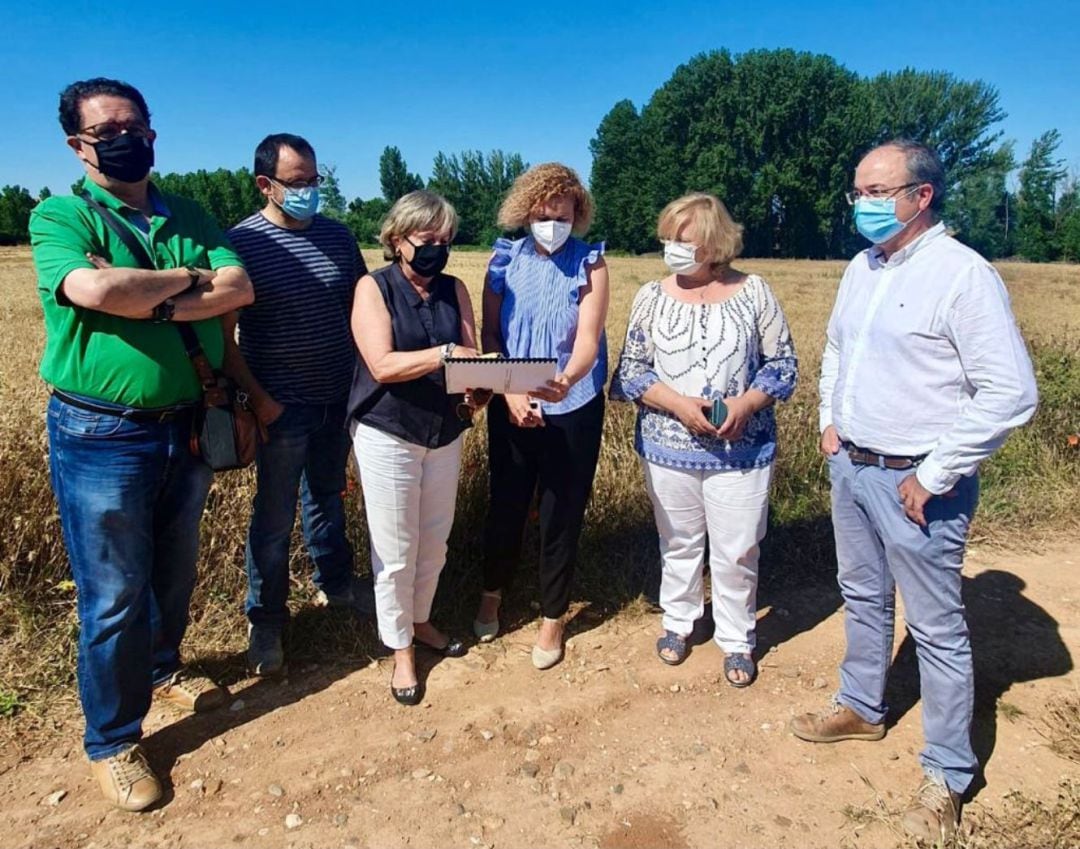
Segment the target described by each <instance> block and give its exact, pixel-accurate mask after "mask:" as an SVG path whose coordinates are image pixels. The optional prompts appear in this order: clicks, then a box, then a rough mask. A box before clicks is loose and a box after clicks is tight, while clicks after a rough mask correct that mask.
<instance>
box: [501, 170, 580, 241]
mask: <svg viewBox="0 0 1080 849" xmlns="http://www.w3.org/2000/svg"><path fill="white" fill-rule="evenodd" d="M564 195H565V196H567V197H571V198H573V200H574V232H575V233H584V232H586V231H587V230H588V229H589V225H591V224H592V218H593V199H592V195H590V194H589V191H588V189H586V188H585V186H584V185H582V183H581V179H580V178H579V177H578V175H577V172H576V171H575V170H574V169H573V168H568V167H567V166H565V165H561V164H560V163H558V162H545V163H544V164H543V165H535V166H533V167H532V168H530V169H529V170H528V171H526V172H525V173H524V174H522V175H521V176H520V177H518V178H517V179H516V180H514V185H513V186H511V188H510V193H509V194H508V195H507V196H506V199H505V200H504V201H503V202H502V206H501V207H499V226H500V227H502V228H503V229H504V230H517V229H518V228H521V227H527V226H528V225H529V218H531V217H532V215H533V214H534V213H536V212H538V211H539V209H540V207H542V206H543V205H544V204H545V203H547V202H548V201H549V200H552V199H554V198H557V197H563V196H564Z"/></svg>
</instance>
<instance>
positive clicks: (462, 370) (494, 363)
mask: <svg viewBox="0 0 1080 849" xmlns="http://www.w3.org/2000/svg"><path fill="white" fill-rule="evenodd" d="M558 362H559V361H558V360H556V359H547V358H546V357H545V358H541V357H450V358H449V359H448V360H447V361H446V391H447V392H451V393H453V392H464V391H465V390H466V389H490V390H492V391H493V392H497V393H498V394H500V395H505V394H507V393H510V394H511V395H518V394H525V393H527V392H532V391H533V390H534V389H540V388H542V387H544V386H545V385H546V384H547V382H548V381H549V380H551V379H552V378H553V377H555V372H556V368H557V366H558Z"/></svg>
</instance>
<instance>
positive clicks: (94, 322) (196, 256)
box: [30, 178, 243, 407]
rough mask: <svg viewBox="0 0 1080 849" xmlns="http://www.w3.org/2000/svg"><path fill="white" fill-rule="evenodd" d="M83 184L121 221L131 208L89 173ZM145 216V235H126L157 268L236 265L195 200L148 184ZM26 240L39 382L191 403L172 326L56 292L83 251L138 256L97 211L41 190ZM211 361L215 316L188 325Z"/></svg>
mask: <svg viewBox="0 0 1080 849" xmlns="http://www.w3.org/2000/svg"><path fill="white" fill-rule="evenodd" d="M83 186H84V188H85V189H86V190H87V191H88V192H89V193H90V195H91V196H92V197H93V198H95V199H96V200H97V201H98V202H99V203H101V205H102V206H104V207H106V208H107V209H110V210H115V211H116V212H117V213H118V214H119V216H120V218H122V219H123V220H124V221H125V222H128V221H129V216H130V215H131V214H132V213H133V212H134V210H132V209H131V208H130V207H128V206H126V205H125V204H124V203H123V202H122V201H120V200H119V199H117V198H116V197H114V196H113V195H111V194H109V193H108V192H107V191H105V189H103V188H101V187H100V186H98V185H97V184H96V183H94V182H93V181H92V180H90V179H89V178H88V179H87V180H86V181H85V182H84V183H83ZM150 192H151V199H152V200H153V202H154V213H153V215H152V216H151V217H150V227H149V232H147V233H144V232H142V231H141V230H139V228H138V227H136V226H135V225H134V224H130V223H129V225H128V226H130V228H131V230H132V232H134V233H135V235H136V237H137V238H139V239H140V240H141V241H142V242H143V244H144V245H146V246H147V247H148V249H149V253H150V256H151V257H152V258H153V259H154V262H155V263H156V264H157V267H158V268H161V269H166V268H182V267H184V266H189V265H190V266H196V267H199V268H211V269H218V268H223V267H225V266H243V263H242V262H241V261H240V258H239V257H238V256H237V255H236V253H235V252H234V251H233V250H232V248H231V247H230V246H229V242H228V240H227V239H226V238H225V234H224V233H222V231H221V228H220V227H218V225H217V224H216V223H215V222H214V220H213V219H212V218H211V217H210V216H209V214H207V213H206V212H205V211H204V210H203V209H202V207H200V206H199V205H198V204H197V203H195V202H194V201H191V200H188V199H187V198H182V197H178V196H176V195H166V194H163V193H161V192H158V190H157V189H156V188H155V187H154V186H153V185H151V186H150ZM30 243H31V245H32V246H33V253H34V265H35V266H36V267H37V275H38V294H39V295H40V296H41V303H42V306H43V308H44V312H45V333H46V342H45V354H44V356H43V357H42V360H41V376H42V378H44V380H45V381H46V382H47V383H49V384H51V385H52V386H54V387H56V388H57V389H60V390H63V391H65V392H73V393H76V394H78V395H85V396H87V397H90V398H99V399H101V400H104V401H111V402H112V403H115V404H124V405H126V406H129V407H166V406H171V405H175V404H182V403H185V402H190V401H195V400H198V398H199V395H200V387H199V381H198V379H197V378H196V376H195V370H194V368H193V367H192V364H191V360H190V359H189V358H188V356H187V354H186V353H185V352H184V346H183V343H182V342H181V339H180V334H179V333H178V332H177V329H176V327H174V326H172V325H171V324H170V323H168V322H165V323H155V322H151V321H144V320H137V319H130V318H121V317H120V316H116V315H109V314H107V313H103V312H97V311H96V310H91V309H85V308H83V307H78V306H75V305H74V304H71V303H70V302H69V301H67V299H66V298H64V297H63V295H62V294H61V292H60V284H61V283H63V282H64V278H65V277H66V276H67V275H68V274H70V273H71V272H72V271H74V270H75V269H77V268H93V267H94V266H93V265H92V264H91V263H90V261H89V260H88V259H87V258H86V254H87V253H92V254H96V255H98V256H102V257H105V258H106V259H108V260H109V261H110V262H111V263H112V264H113V265H114V266H123V267H126V268H138V267H139V262H138V261H137V260H136V259H135V257H134V256H132V254H131V252H130V251H129V250H128V249H127V247H126V246H125V245H124V243H123V242H122V241H121V240H120V239H119V238H118V237H117V236H116V234H115V233H113V231H112V230H110V229H109V227H108V225H107V224H106V223H105V222H104V221H103V220H102V218H101V216H100V215H99V214H98V213H97V212H95V211H94V210H92V209H90V207H88V206H87V205H86V202H85V201H84V200H83V199H82V198H80V197H76V196H68V197H51V198H48V199H46V200H44V201H42V202H41V203H39V204H38V205H37V206H36V207H34V211H33V213H31V215H30ZM192 327H194V328H195V332H196V333H198V335H199V341H200V342H202V346H203V350H204V351H205V352H206V355H207V357H209V359H210V362H211V364H212V365H213V366H214V367H215V368H219V367H220V366H221V358H222V353H223V350H224V338H223V335H222V327H221V320H220V319H219V318H210V319H204V320H203V321H196V322H193V323H192Z"/></svg>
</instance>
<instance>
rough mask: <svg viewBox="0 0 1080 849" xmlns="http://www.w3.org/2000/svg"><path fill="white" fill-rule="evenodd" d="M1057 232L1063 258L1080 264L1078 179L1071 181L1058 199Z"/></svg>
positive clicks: (1079, 191)
mask: <svg viewBox="0 0 1080 849" xmlns="http://www.w3.org/2000/svg"><path fill="white" fill-rule="evenodd" d="M1057 232H1058V244H1059V246H1060V249H1061V258H1062V259H1064V260H1067V261H1069V262H1080V180H1078V179H1077V178H1076V177H1073V178H1072V179H1070V180H1069V182H1068V184H1067V185H1066V186H1065V188H1064V189H1063V190H1062V192H1061V197H1060V198H1059V199H1058V205H1057Z"/></svg>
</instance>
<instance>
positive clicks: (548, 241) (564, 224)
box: [529, 221, 572, 254]
mask: <svg viewBox="0 0 1080 849" xmlns="http://www.w3.org/2000/svg"><path fill="white" fill-rule="evenodd" d="M571 227H572V225H571V224H570V222H569V221H534V222H533V223H532V224H530V225H529V230H530V231H532V237H533V238H534V239H536V244H538V245H540V247H542V248H543V249H544V250H545V251H547V252H548V253H549V254H553V253H555V251H557V250H558V249H559V248H561V247H562V246H563V245H565V244H566V240H567V239H569V238H570V229H571Z"/></svg>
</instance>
